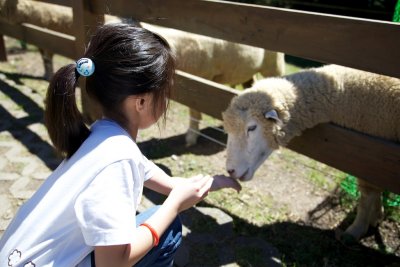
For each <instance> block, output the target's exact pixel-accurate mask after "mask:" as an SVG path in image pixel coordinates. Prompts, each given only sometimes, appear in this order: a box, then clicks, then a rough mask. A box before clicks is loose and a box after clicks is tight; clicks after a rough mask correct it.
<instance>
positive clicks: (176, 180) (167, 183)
mask: <svg viewBox="0 0 400 267" xmlns="http://www.w3.org/2000/svg"><path fill="white" fill-rule="evenodd" d="M185 180H186V179H185V178H181V177H171V176H169V175H168V174H166V173H165V172H163V171H160V172H157V173H156V174H155V175H154V176H153V177H151V178H150V179H148V180H147V181H145V182H144V186H145V187H147V188H149V189H151V190H153V191H156V192H158V193H160V194H163V195H166V196H168V195H169V193H170V192H171V190H172V189H173V188H174V187H175V186H176V185H178V184H180V183H181V182H182V181H185Z"/></svg>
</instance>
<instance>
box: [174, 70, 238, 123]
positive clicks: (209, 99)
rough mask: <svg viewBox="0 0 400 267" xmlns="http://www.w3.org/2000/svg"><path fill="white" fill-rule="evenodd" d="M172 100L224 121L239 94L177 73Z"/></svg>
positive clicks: (203, 80) (195, 77)
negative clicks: (223, 113)
mask: <svg viewBox="0 0 400 267" xmlns="http://www.w3.org/2000/svg"><path fill="white" fill-rule="evenodd" d="M177 74H178V75H177V77H176V81H175V86H174V89H173V92H172V99H173V100H175V101H177V102H180V103H182V104H184V105H186V106H189V107H191V108H194V109H195V110H197V111H200V112H202V113H205V114H207V115H210V116H212V117H214V118H217V119H220V120H222V111H224V110H225V109H226V108H227V107H228V105H229V102H230V100H231V99H232V97H233V96H235V95H236V94H237V92H236V91H235V90H233V89H231V88H230V87H227V86H224V85H222V84H219V83H215V82H212V81H209V80H206V79H203V78H200V77H197V76H194V75H191V74H189V73H186V72H183V71H177Z"/></svg>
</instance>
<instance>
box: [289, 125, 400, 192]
mask: <svg viewBox="0 0 400 267" xmlns="http://www.w3.org/2000/svg"><path fill="white" fill-rule="evenodd" d="M288 148H290V149H292V150H294V151H296V152H298V153H301V154H303V155H306V156H308V157H311V158H313V159H316V160H318V161H320V162H323V163H325V164H327V165H329V166H332V167H334V168H337V169H339V170H341V171H344V172H347V173H350V174H352V175H354V176H356V177H360V178H362V179H364V180H367V181H369V182H371V183H373V184H377V185H379V186H381V187H382V188H385V189H388V190H389V191H391V192H395V193H398V194H400V144H397V143H393V142H388V141H385V140H383V139H380V138H376V137H371V136H368V135H365V134H362V133H358V132H355V131H351V130H348V129H344V128H342V127H339V126H337V125H333V124H321V125H318V126H316V127H314V128H312V129H309V130H306V131H305V132H304V133H303V134H302V135H301V137H296V138H295V139H293V140H292V141H291V142H290V144H289V146H288Z"/></svg>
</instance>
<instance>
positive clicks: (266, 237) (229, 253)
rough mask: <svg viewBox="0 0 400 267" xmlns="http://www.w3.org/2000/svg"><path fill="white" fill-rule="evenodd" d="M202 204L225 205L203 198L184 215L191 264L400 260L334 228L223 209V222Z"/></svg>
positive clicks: (153, 196)
mask: <svg viewBox="0 0 400 267" xmlns="http://www.w3.org/2000/svg"><path fill="white" fill-rule="evenodd" d="M161 167H163V166H161ZM164 169H165V168H164ZM144 195H145V196H146V198H148V199H149V200H151V201H152V202H153V203H156V204H161V203H162V201H163V200H164V197H163V196H161V195H159V194H157V193H154V192H152V191H149V190H145V191H144ZM202 208H212V209H218V210H221V208H219V207H215V206H212V205H209V204H207V203H205V202H201V203H200V204H199V205H198V206H197V207H196V208H191V209H189V210H187V211H185V212H183V213H182V215H181V218H182V221H183V224H184V225H185V226H186V227H188V228H189V229H190V233H189V234H187V236H186V238H185V240H184V242H185V244H186V245H187V246H188V249H189V252H188V253H189V261H190V264H189V265H188V266H191V267H195V266H202V267H216V266H221V265H226V264H231V263H236V264H238V265H239V266H246V267H250V266H259V267H265V266H280V265H279V264H278V263H277V262H279V261H280V260H282V261H283V262H284V263H285V266H307V267H310V266H318V267H319V266H341V267H342V266H344V267H347V266H348V267H356V266H360V267H361V266H362V267H365V266H389V265H391V264H396V263H399V261H400V259H399V258H398V257H396V256H394V255H390V254H385V253H383V252H380V251H379V250H374V249H371V248H368V247H365V246H363V245H361V244H357V245H354V246H352V247H351V248H349V247H346V246H344V245H343V244H341V243H340V242H338V241H337V240H336V239H335V231H334V230H323V229H319V228H316V227H314V226H311V225H308V224H306V223H304V222H289V221H282V222H276V223H272V224H266V225H262V226H258V225H254V224H252V223H249V222H248V221H246V220H245V219H243V218H239V217H237V216H236V215H235V214H231V213H229V211H227V210H223V212H224V213H225V216H228V217H230V218H231V220H230V221H229V222H225V223H222V224H221V222H218V221H217V219H216V218H215V216H210V215H208V214H207V212H202V210H201V209H202ZM352 216H354V211H353V213H350V214H349V215H348V218H346V219H345V220H344V222H345V224H346V223H348V222H349V221H350V220H351V217H352ZM225 220H226V219H225ZM375 234H376V233H375Z"/></svg>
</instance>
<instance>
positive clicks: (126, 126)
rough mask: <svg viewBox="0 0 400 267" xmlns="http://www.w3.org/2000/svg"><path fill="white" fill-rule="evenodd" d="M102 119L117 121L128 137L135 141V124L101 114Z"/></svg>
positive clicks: (136, 129) (136, 131) (136, 132)
mask: <svg viewBox="0 0 400 267" xmlns="http://www.w3.org/2000/svg"><path fill="white" fill-rule="evenodd" d="M102 119H103V120H109V121H113V122H115V123H117V124H118V125H119V127H121V128H122V129H123V130H124V131H126V132H127V133H128V134H129V135H130V137H131V138H132V139H133V140H134V141H135V142H136V138H137V134H138V128H137V127H136V126H135V125H130V124H129V123H124V122H123V121H122V120H118V119H116V118H110V117H108V116H103V118H102Z"/></svg>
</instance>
